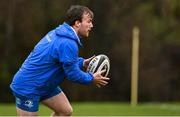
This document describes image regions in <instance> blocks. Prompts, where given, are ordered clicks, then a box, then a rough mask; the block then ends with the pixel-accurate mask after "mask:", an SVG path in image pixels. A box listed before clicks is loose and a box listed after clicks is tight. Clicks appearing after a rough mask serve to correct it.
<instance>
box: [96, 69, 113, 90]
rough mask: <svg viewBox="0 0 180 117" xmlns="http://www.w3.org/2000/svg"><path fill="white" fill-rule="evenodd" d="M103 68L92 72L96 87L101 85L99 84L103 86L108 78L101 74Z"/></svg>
mask: <svg viewBox="0 0 180 117" xmlns="http://www.w3.org/2000/svg"><path fill="white" fill-rule="evenodd" d="M104 72H105V70H102V71H100V72H96V73H94V74H93V76H94V79H93V83H94V84H95V85H96V86H97V87H99V88H100V87H101V86H105V85H107V84H108V80H110V79H109V78H107V77H103V76H102V75H101V74H102V73H104Z"/></svg>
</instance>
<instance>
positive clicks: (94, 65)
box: [87, 54, 110, 77]
mask: <svg viewBox="0 0 180 117" xmlns="http://www.w3.org/2000/svg"><path fill="white" fill-rule="evenodd" d="M102 70H105V72H104V73H102V75H103V76H105V77H106V76H107V75H108V73H109V70H110V61H109V58H108V57H107V56H106V55H103V54H100V55H98V56H96V57H94V58H93V59H92V60H91V61H90V63H89V65H88V67H87V71H88V72H92V73H95V72H99V71H102Z"/></svg>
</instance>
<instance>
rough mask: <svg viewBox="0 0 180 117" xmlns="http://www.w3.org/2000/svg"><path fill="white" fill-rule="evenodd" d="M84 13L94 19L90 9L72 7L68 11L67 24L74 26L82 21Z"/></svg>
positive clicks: (79, 6) (78, 6) (77, 6)
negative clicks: (76, 22)
mask: <svg viewBox="0 0 180 117" xmlns="http://www.w3.org/2000/svg"><path fill="white" fill-rule="evenodd" d="M84 13H88V14H90V15H91V17H92V18H93V17H94V15H93V12H92V11H91V10H90V9H89V8H88V7H86V6H81V5H72V6H71V7H70V8H69V9H68V11H67V15H66V18H65V22H66V23H68V24H69V25H70V26H72V25H74V24H75V21H77V20H79V21H82V16H83V14H84Z"/></svg>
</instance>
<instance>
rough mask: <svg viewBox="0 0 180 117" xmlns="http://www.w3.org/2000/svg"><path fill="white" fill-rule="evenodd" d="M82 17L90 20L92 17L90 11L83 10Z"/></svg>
mask: <svg viewBox="0 0 180 117" xmlns="http://www.w3.org/2000/svg"><path fill="white" fill-rule="evenodd" d="M82 19H83V20H92V19H93V17H92V15H91V14H90V13H87V12H84V13H83V15H82Z"/></svg>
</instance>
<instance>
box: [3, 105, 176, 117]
mask: <svg viewBox="0 0 180 117" xmlns="http://www.w3.org/2000/svg"><path fill="white" fill-rule="evenodd" d="M72 106H73V116H134V115H136V116H180V103H141V104H138V105H137V106H136V107H131V106H130V104H128V103H120V102H113V103H112V102H97V103H93V102H74V103H72ZM15 108H16V107H15V104H2V103H1V104H0V116H14V115H16V110H15ZM51 112H52V111H51V110H50V109H48V108H47V107H45V106H43V105H40V109H39V115H40V116H49V115H50V114H51Z"/></svg>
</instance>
